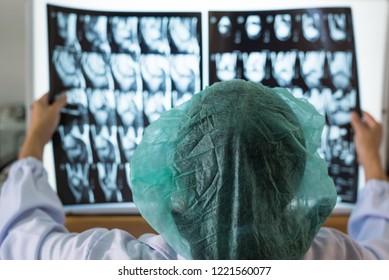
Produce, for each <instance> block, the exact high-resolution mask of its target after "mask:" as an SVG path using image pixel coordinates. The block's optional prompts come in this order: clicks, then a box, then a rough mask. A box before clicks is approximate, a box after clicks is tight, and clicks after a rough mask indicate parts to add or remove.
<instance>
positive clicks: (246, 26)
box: [210, 11, 351, 44]
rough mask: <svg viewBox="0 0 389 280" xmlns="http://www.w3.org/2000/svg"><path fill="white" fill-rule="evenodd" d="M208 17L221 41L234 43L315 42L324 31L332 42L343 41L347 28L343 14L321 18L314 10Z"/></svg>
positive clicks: (347, 33) (213, 13)
mask: <svg viewBox="0 0 389 280" xmlns="http://www.w3.org/2000/svg"><path fill="white" fill-rule="evenodd" d="M210 14H211V16H210V25H211V27H212V26H217V28H216V30H217V32H218V35H219V36H220V37H222V38H229V37H230V38H232V40H233V43H235V44H240V43H242V41H244V42H245V41H246V40H245V39H249V40H252V41H253V40H261V42H263V43H270V42H271V41H273V40H274V39H276V40H278V41H281V42H283V41H287V40H289V39H292V40H293V41H295V42H297V41H298V42H301V39H302V38H304V39H305V40H306V41H308V42H316V41H318V40H319V39H320V38H322V37H323V35H327V32H328V33H329V37H330V38H331V40H332V41H334V42H344V41H346V40H347V38H348V35H349V32H348V31H349V30H350V29H351V27H350V26H349V21H348V17H347V15H346V13H344V12H338V13H328V14H325V15H324V14H322V13H319V12H317V11H308V12H304V13H301V12H298V13H290V12H288V11H282V12H274V11H273V12H258V14H255V13H251V14H249V15H247V16H244V15H242V13H239V12H231V13H228V12H211V13H210ZM228 14H230V15H228ZM324 27H326V29H327V30H328V31H326V33H324V32H323V30H324V29H325V28H324ZM296 31H298V32H296ZM300 33H301V34H302V36H301V35H300Z"/></svg>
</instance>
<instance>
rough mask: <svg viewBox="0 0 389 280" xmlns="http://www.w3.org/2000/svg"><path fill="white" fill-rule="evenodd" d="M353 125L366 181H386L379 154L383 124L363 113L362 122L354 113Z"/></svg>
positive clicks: (352, 114)
mask: <svg viewBox="0 0 389 280" xmlns="http://www.w3.org/2000/svg"><path fill="white" fill-rule="evenodd" d="M351 125H352V127H353V129H354V131H355V135H354V141H355V146H356V150H357V156H358V161H359V163H360V164H361V165H362V166H363V168H364V170H365V178H366V181H368V180H371V179H377V180H386V179H387V178H386V174H385V171H384V168H383V166H382V163H381V158H380V153H379V149H380V145H381V139H382V126H381V124H380V123H379V122H377V121H376V120H375V119H374V118H373V117H372V116H371V115H370V114H369V113H366V112H363V120H362V119H361V118H360V116H359V115H358V114H357V113H356V112H352V113H351Z"/></svg>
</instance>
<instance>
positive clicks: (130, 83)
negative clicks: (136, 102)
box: [52, 48, 201, 95]
mask: <svg viewBox="0 0 389 280" xmlns="http://www.w3.org/2000/svg"><path fill="white" fill-rule="evenodd" d="M52 61H53V64H54V69H55V74H56V76H55V77H56V81H55V85H57V87H60V88H63V89H67V88H93V89H117V90H120V91H126V92H129V91H134V92H137V91H147V92H150V93H156V92H158V91H163V92H166V91H170V90H172V91H176V92H177V93H178V94H181V95H184V94H186V93H191V94H193V93H194V92H197V91H199V90H200V87H201V80H200V58H199V56H195V55H181V54H179V55H169V56H164V55H156V54H148V55H141V56H140V57H139V58H134V57H133V56H131V55H128V54H112V55H110V56H109V57H105V56H103V55H102V54H100V53H86V52H84V53H74V52H69V50H67V49H63V48H61V49H58V48H57V49H56V50H55V51H54V54H53V58H52ZM54 79H55V78H54Z"/></svg>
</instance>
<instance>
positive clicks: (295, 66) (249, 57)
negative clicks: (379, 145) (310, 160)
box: [53, 50, 354, 106]
mask: <svg viewBox="0 0 389 280" xmlns="http://www.w3.org/2000/svg"><path fill="white" fill-rule="evenodd" d="M211 61H213V63H214V64H215V67H216V76H217V78H218V80H220V81H225V80H231V79H234V78H239V77H238V69H239V65H240V63H242V68H243V78H246V79H247V80H250V81H253V82H261V81H262V80H264V79H268V78H269V77H270V76H273V77H274V78H275V79H276V81H277V83H278V85H279V86H290V85H292V81H293V80H294V79H296V78H299V77H302V78H303V79H304V82H305V84H306V86H307V87H308V88H313V87H320V86H321V84H322V81H323V79H325V78H328V77H330V80H331V81H332V84H333V87H334V88H338V89H347V88H349V87H350V86H351V83H352V79H354V77H353V53H352V52H351V51H335V52H324V51H309V52H301V51H300V52H298V51H287V52H268V51H260V52H251V53H241V52H226V53H217V54H214V55H212V57H211ZM53 62H54V67H55V71H56V73H57V75H58V77H59V78H60V83H61V84H62V87H63V88H94V89H118V90H120V91H126V92H128V91H134V92H138V91H146V92H149V93H155V92H158V91H162V92H169V91H175V92H177V94H178V95H185V94H187V93H189V94H193V93H196V92H198V91H199V90H200V87H201V78H200V59H199V57H197V56H192V55H174V56H173V55H171V56H169V57H166V56H161V55H143V56H141V57H140V59H139V61H136V60H134V59H133V57H132V56H130V55H126V54H116V55H112V56H111V57H110V60H109V61H106V60H105V59H104V58H103V56H102V55H101V54H98V53H83V54H69V53H68V52H67V51H64V50H56V51H55V52H54V56H53ZM270 69H271V70H270ZM173 106H174V105H173Z"/></svg>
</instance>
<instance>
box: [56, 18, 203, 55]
mask: <svg viewBox="0 0 389 280" xmlns="http://www.w3.org/2000/svg"><path fill="white" fill-rule="evenodd" d="M51 19H52V20H54V21H55V23H56V25H54V26H56V30H57V33H56V36H57V37H56V38H55V43H56V45H61V46H65V47H69V48H71V49H73V50H76V51H81V50H83V51H90V52H99V53H104V54H110V53H130V54H134V55H139V54H141V53H158V54H170V53H172V54H195V55H199V54H200V42H199V39H198V38H199V35H198V34H200V14H198V16H197V17H196V16H195V17H192V16H182V17H181V16H169V17H168V16H163V17H162V16H158V17H157V16H106V15H93V14H79V15H78V14H76V13H65V12H52V13H51Z"/></svg>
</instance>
